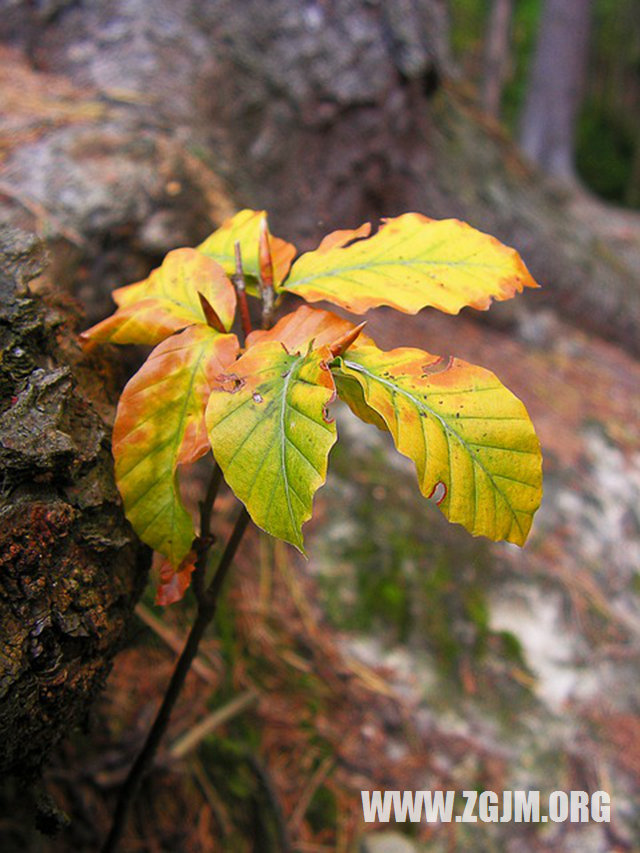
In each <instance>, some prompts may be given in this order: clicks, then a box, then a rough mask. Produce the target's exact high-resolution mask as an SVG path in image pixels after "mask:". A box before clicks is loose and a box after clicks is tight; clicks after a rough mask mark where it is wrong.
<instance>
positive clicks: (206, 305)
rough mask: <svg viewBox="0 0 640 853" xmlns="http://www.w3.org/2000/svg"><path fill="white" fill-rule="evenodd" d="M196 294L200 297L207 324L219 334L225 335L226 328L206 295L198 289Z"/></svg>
mask: <svg viewBox="0 0 640 853" xmlns="http://www.w3.org/2000/svg"><path fill="white" fill-rule="evenodd" d="M198 296H199V297H200V305H201V306H202V313H203V314H204V317H205V320H206V321H207V325H208V326H211V328H212V329H215V330H216V332H220V334H222V335H225V334H226V333H227V330H226V329H225V327H224V325H223V323H222V320H221V319H220V317H218V315H217V313H216V311H215V308H214V307H213V305H212V304H211V303H210V302H209V300H208V299H207V298H206V296H203V295H202V293H200V291H198Z"/></svg>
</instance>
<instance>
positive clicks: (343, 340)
mask: <svg viewBox="0 0 640 853" xmlns="http://www.w3.org/2000/svg"><path fill="white" fill-rule="evenodd" d="M366 325H367V321H366V320H365V321H364V322H363V323H360V325H359V326H356V327H355V329H350V330H349V331H348V332H345V334H344V335H341V336H340V337H339V338H337V339H336V340H335V341H334V342H333V343H332V344H329V352H330V353H331V355H332V356H333V358H337V357H338V356H339V355H342V353H343V352H345V351H346V350H348V349H349V347H350V346H351V344H352V343H353V342H354V341H355V340H356V338H357V337H358V336H359V334H360V332H361V331H362V330H363V329H364V327H365V326H366Z"/></svg>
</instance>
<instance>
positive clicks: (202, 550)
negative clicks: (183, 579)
mask: <svg viewBox="0 0 640 853" xmlns="http://www.w3.org/2000/svg"><path fill="white" fill-rule="evenodd" d="M221 484H222V468H221V467H220V466H219V465H218V463H217V462H214V464H213V471H212V472H211V478H210V479H209V486H208V487H207V494H206V495H205V498H204V500H203V501H202V503H201V504H200V539H199V541H198V543H197V545H198V548H197V550H198V558H197V559H196V568H195V571H194V573H193V578H192V580H193V591H194V593H195V596H196V598H197V600H198V602H201V600H202V599H203V598H204V594H205V589H204V585H205V578H206V573H207V559H208V555H209V548H210V547H211V545H212V544H213V542H214V539H213V537H212V536H211V516H212V514H213V505H214V504H215V502H216V498H217V496H218V492H219V491H220V486H221Z"/></svg>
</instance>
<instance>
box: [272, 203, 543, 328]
mask: <svg viewBox="0 0 640 853" xmlns="http://www.w3.org/2000/svg"><path fill="white" fill-rule="evenodd" d="M368 233H369V229H368V226H362V227H361V228H360V229H357V230H356V231H339V232H335V234H329V235H328V237H325V239H324V240H323V241H322V243H321V244H320V246H319V247H318V248H317V249H316V250H315V251H313V252H307V253H306V254H304V255H302V256H301V257H300V258H298V260H297V261H296V262H295V263H294V265H293V267H292V268H291V273H290V275H289V278H288V279H287V281H286V282H285V284H284V285H283V290H285V291H288V292H290V293H295V294H297V295H298V296H302V297H303V298H304V299H306V300H307V301H309V302H318V301H320V300H326V301H328V302H333V303H335V304H336V305H341V306H342V307H343V308H346V309H347V310H348V311H353V312H354V313H356V314H361V313H364V312H365V311H368V310H369V308H375V307H376V306H379V305H389V306H391V307H392V308H396V309H397V310H398V311H404V312H405V313H407V314H416V313H417V312H418V311H420V309H421V308H425V307H426V306H432V307H434V308H438V309H439V310H440V311H444V312H446V313H447V314H457V313H458V312H459V311H460V309H461V308H463V307H464V306H471V307H473V308H479V309H486V308H488V307H489V305H490V304H491V301H492V300H493V299H496V300H504V299H510V298H511V297H512V296H513V295H514V294H515V293H516V292H519V291H521V290H522V289H523V288H524V287H537V286H538V285H537V284H536V282H535V281H534V280H533V278H532V277H531V275H530V274H529V272H528V270H527V268H526V267H525V265H524V263H523V262H522V260H521V258H520V256H519V255H518V253H517V252H516V251H515V249H510V248H508V247H507V246H504V245H502V243H500V242H498V240H496V239H495V238H494V237H491V236H489V235H488V234H483V233H482V232H480V231H476V230H475V229H474V228H472V227H471V226H470V225H467V224H466V223H464V222H459V221H458V220H457V219H444V220H440V221H437V220H434V219H428V218H427V217H426V216H422V215H421V214H419V213H405V214H403V215H402V216H398V217H396V218H394V219H386V220H384V221H383V225H382V227H381V228H380V230H379V231H378V232H377V234H374V235H373V237H368V238H367V235H368Z"/></svg>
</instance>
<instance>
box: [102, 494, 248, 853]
mask: <svg viewBox="0 0 640 853" xmlns="http://www.w3.org/2000/svg"><path fill="white" fill-rule="evenodd" d="M248 522H249V515H248V513H247V511H246V509H245V508H244V507H242V510H241V511H240V515H239V516H238V518H237V520H236V523H235V526H234V528H233V531H232V533H231V536H230V537H229V539H228V541H227V545H226V547H225V549H224V551H223V554H222V557H221V558H220V562H219V564H218V568H217V571H216V573H215V575H214V576H213V580H212V581H211V583H210V584H209V587H208V588H207V590H206V592H205V594H204V595H203V596H202V598H201V599H199V600H198V613H197V615H196V619H195V621H194V623H193V625H192V627H191V631H190V633H189V636H188V637H187V642H186V644H185V647H184V649H183V652H182V654H181V655H180V658H179V659H178V662H177V664H176V668H175V669H174V671H173V675H172V676H171V681H170V682H169V686H168V688H167V692H166V693H165V695H164V699H163V700H162V704H161V705H160V709H159V710H158V713H157V715H156V718H155V720H154V723H153V725H152V726H151V729H150V731H149V734H148V735H147V739H146V741H145V744H144V746H143V747H142V750H141V751H140V753H139V754H138V757H137V758H136V760H135V761H134V763H133V765H132V767H131V770H130V771H129V775H128V776H127V778H126V779H125V782H124V785H123V786H122V788H121V789H120V794H119V796H118V802H117V805H116V810H115V813H114V817H113V823H112V824H111V830H110V832H109V835H108V837H107V840H106V842H105V844H104V847H103V848H102V853H113V851H115V850H116V849H117V847H118V845H119V843H120V839H121V837H122V833H123V832H124V828H125V826H126V823H127V818H128V816H129V810H130V809H131V806H132V804H133V801H134V799H135V797H136V794H137V792H138V788H139V787H140V783H141V781H142V778H143V776H144V774H145V773H146V771H147V770H148V769H149V767H150V766H151V764H152V763H153V759H154V757H155V754H156V751H157V749H158V746H159V744H160V741H161V740H162V737H163V735H164V733H165V731H166V729H167V726H168V725H169V719H170V717H171V712H172V711H173V708H174V705H175V704H176V701H177V699H178V697H179V695H180V693H181V691H182V688H183V686H184V682H185V680H186V678H187V674H188V672H189V669H190V668H191V664H192V662H193V660H194V658H195V656H196V654H197V652H198V646H199V645H200V640H201V639H202V637H203V635H204V632H205V631H206V629H207V627H208V626H209V624H210V622H211V620H212V619H213V617H214V616H215V613H216V608H217V605H218V599H219V597H220V593H221V591H222V587H223V585H224V581H225V579H226V576H227V574H228V572H229V569H230V567H231V564H232V563H233V559H234V557H235V554H236V551H237V549H238V545H239V544H240V541H241V540H242V536H243V534H244V532H245V530H246V529H247V524H248Z"/></svg>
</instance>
